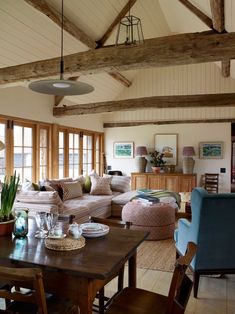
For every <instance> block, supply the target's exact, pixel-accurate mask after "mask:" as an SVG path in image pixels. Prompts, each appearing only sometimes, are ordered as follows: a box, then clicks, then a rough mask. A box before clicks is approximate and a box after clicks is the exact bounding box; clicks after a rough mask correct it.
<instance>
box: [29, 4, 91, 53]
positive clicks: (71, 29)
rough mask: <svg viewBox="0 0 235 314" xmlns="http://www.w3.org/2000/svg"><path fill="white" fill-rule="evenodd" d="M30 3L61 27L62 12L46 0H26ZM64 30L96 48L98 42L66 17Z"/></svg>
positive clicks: (88, 45)
mask: <svg viewBox="0 0 235 314" xmlns="http://www.w3.org/2000/svg"><path fill="white" fill-rule="evenodd" d="M24 1H25V2H27V3H28V4H29V5H31V6H32V7H34V8H35V9H36V10H38V11H40V12H41V13H42V14H45V15H46V16H48V18H49V19H51V20H52V21H53V22H54V23H56V24H57V25H58V26H59V27H61V13H58V12H57V11H56V10H54V9H53V8H52V7H50V6H49V5H48V4H47V3H46V1H45V0H37V1H35V0H24ZM64 30H66V32H68V33H69V34H70V35H72V36H73V37H75V38H76V39H78V40H79V41H80V42H82V43H83V44H84V45H86V46H87V47H89V48H90V49H94V48H95V47H96V42H95V41H94V40H93V39H91V38H90V37H89V36H87V34H85V33H84V32H83V31H82V30H81V29H79V28H78V27H77V26H76V25H74V24H73V23H72V22H70V21H69V20H68V19H67V18H66V17H64Z"/></svg>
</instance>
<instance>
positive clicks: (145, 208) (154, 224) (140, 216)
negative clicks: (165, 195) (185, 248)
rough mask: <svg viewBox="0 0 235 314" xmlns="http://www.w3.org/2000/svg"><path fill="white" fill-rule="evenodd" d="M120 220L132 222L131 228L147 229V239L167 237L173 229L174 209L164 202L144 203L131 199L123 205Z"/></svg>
mask: <svg viewBox="0 0 235 314" xmlns="http://www.w3.org/2000/svg"><path fill="white" fill-rule="evenodd" d="M122 220H123V221H130V222H132V225H131V229H136V230H137V229H141V230H146V231H149V232H150V234H149V236H148V240H163V239H168V238H172V237H173V234H174V230H175V209H174V208H173V207H172V206H170V205H169V204H165V203H157V204H152V205H146V204H143V203H141V202H135V201H132V202H129V203H127V204H126V205H125V206H124V207H123V209H122Z"/></svg>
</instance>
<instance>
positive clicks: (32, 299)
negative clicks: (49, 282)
mask: <svg viewBox="0 0 235 314" xmlns="http://www.w3.org/2000/svg"><path fill="white" fill-rule="evenodd" d="M0 280H4V281H5V282H7V283H9V284H10V286H9V287H10V288H9V289H6V288H5V287H3V288H1V289H0V298H3V299H6V300H11V301H16V302H20V303H22V304H23V303H31V304H35V305H37V307H38V313H39V314H47V306H46V298H45V292H44V286H43V280H42V272H41V270H40V269H37V268H8V267H3V266H0ZM29 286H30V287H32V288H33V290H30V292H29V293H25V292H22V291H21V289H20V288H28V287H29ZM14 287H15V289H14ZM19 287H20V288H19ZM19 311H20V309H19ZM3 313H4V312H3ZM5 313H11V312H10V310H9V311H8V309H6V311H5ZM13 313H14V312H13Z"/></svg>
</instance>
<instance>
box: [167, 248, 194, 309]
mask: <svg viewBox="0 0 235 314" xmlns="http://www.w3.org/2000/svg"><path fill="white" fill-rule="evenodd" d="M196 248H197V246H196V244H195V243H193V242H189V243H188V247H187V251H186V253H185V255H184V256H181V257H179V258H178V259H177V260H176V264H175V270H174V273H173V277H172V281H171V285H170V289H169V293H168V309H167V313H169V314H178V313H184V312H185V308H186V305H187V302H188V299H189V296H190V293H191V289H192V281H191V279H190V278H189V277H188V276H187V275H186V274H185V272H186V270H187V267H188V266H189V264H190V263H191V261H192V259H193V257H194V255H195V253H196Z"/></svg>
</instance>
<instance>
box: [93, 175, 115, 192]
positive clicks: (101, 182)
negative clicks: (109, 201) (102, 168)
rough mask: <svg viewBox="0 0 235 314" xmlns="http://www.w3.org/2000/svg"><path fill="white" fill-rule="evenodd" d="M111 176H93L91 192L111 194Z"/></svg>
mask: <svg viewBox="0 0 235 314" xmlns="http://www.w3.org/2000/svg"><path fill="white" fill-rule="evenodd" d="M111 180H112V178H111V177H106V178H105V177H103V178H102V177H99V176H91V192H90V194H92V195H111V194H112V191H111V188H110V183H111Z"/></svg>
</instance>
